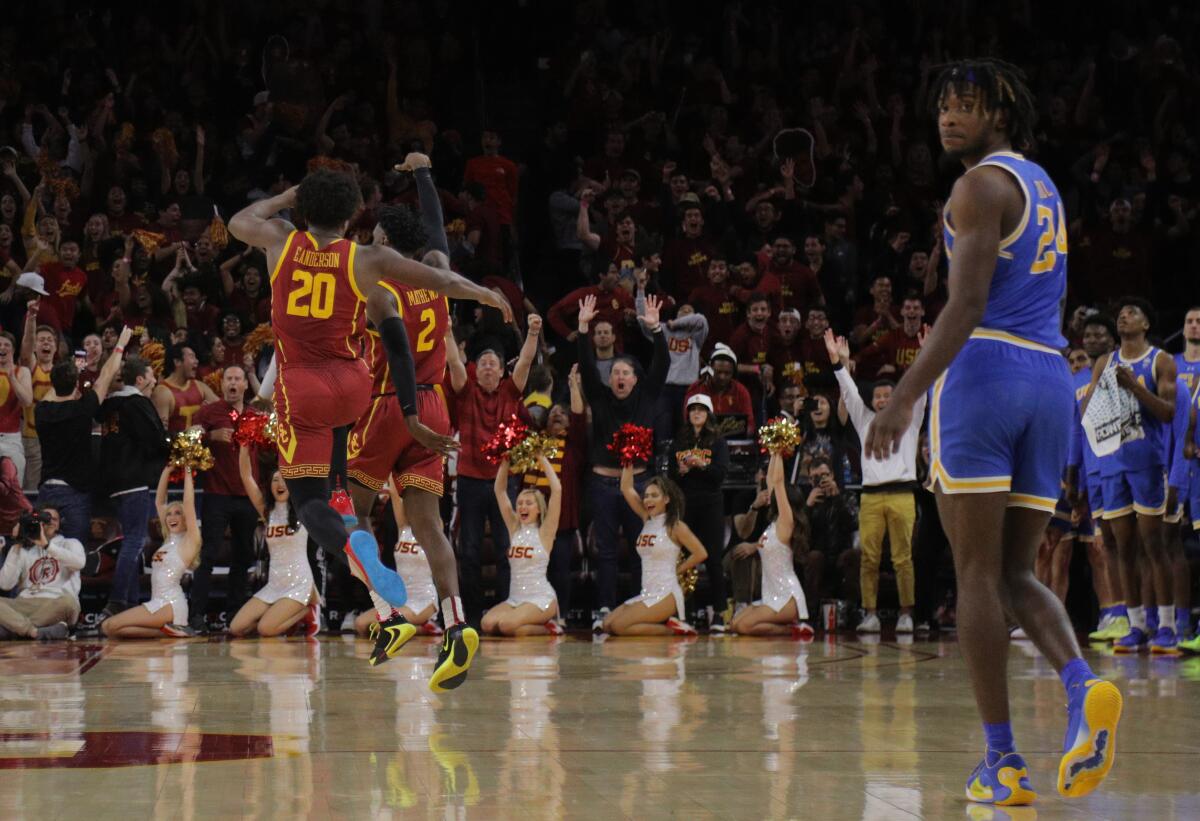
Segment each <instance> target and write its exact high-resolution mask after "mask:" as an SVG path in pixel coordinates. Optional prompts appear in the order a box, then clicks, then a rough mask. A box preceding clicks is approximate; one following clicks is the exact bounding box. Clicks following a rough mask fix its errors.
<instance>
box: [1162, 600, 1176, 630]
mask: <svg viewBox="0 0 1200 821" xmlns="http://www.w3.org/2000/svg"><path fill="white" fill-rule="evenodd" d="M1158 626H1159V627H1170V628H1171V629H1172V630H1174V629H1175V605H1173V604H1160V605H1159V606H1158Z"/></svg>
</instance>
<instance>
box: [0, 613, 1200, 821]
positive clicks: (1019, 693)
mask: <svg viewBox="0 0 1200 821" xmlns="http://www.w3.org/2000/svg"><path fill="white" fill-rule="evenodd" d="M436 649H437V646H436V643H435V642H434V641H433V640H428V639H417V640H414V643H413V645H412V646H410V647H409V648H406V649H405V651H404V652H403V654H402V655H401V656H400V657H398V658H396V659H394V660H392V661H390V662H388V663H387V664H385V665H382V666H380V667H376V668H371V667H369V666H368V665H367V661H366V659H367V653H368V650H369V645H368V643H367V642H366V641H365V640H355V639H353V638H349V637H322V638H321V639H319V640H312V641H304V640H300V639H287V640H237V641H230V640H226V639H163V640H161V641H145V642H123V643H117V642H110V643H107V644H105V643H99V642H85V641H78V642H59V643H52V644H38V643H33V642H5V643H4V644H3V645H0V703H2V704H3V710H0V808H2V809H0V815H2V817H3V818H5V819H21V818H27V819H37V821H49V819H59V818H61V819H80V818H84V819H87V820H88V821H98V819H106V818H114V819H137V818H162V819H210V818H211V819H218V818H220V819H225V818H243V817H246V818H271V819H275V818H339V819H342V818H429V819H434V818H437V819H442V818H459V819H462V818H478V819H489V820H490V819H504V818H515V819H521V821H535V819H558V818H580V819H609V818H627V819H639V820H640V819H658V818H672V817H674V818H685V819H706V818H713V819H785V818H799V819H809V818H811V819H909V818H968V819H1018V821H1019V820H1020V819H1031V818H1042V819H1058V818H1071V819H1125V818H1135V817H1136V818H1139V819H1145V820H1146V821H1150V819H1154V820H1155V821H1157V820H1158V819H1185V818H1200V787H1198V786H1197V783H1198V778H1197V775H1196V766H1197V762H1198V761H1200V756H1198V754H1200V717H1198V716H1197V713H1198V711H1197V709H1196V705H1197V703H1200V700H1198V696H1200V658H1196V659H1188V658H1182V659H1151V658H1149V657H1145V656H1143V657H1140V658H1138V657H1134V658H1118V657H1113V656H1112V655H1111V654H1106V653H1105V652H1101V651H1089V658H1090V660H1091V661H1092V663H1093V665H1094V666H1095V668H1096V670H1097V671H1098V672H1099V673H1101V674H1102V675H1104V676H1107V677H1111V678H1113V679H1114V680H1116V681H1117V682H1118V683H1119V684H1120V686H1121V688H1122V690H1123V691H1124V693H1125V698H1126V702H1125V704H1126V713H1125V718H1124V721H1123V724H1122V727H1121V733H1120V735H1119V736H1118V750H1119V754H1118V758H1117V763H1116V766H1115V768H1114V771H1113V775H1112V776H1111V778H1110V779H1109V781H1108V782H1107V784H1106V785H1105V787H1104V788H1103V789H1102V790H1101V791H1100V792H1098V793H1096V794H1094V795H1092V796H1090V797H1088V798H1086V799H1083V800H1081V801H1078V802H1067V801H1065V800H1063V799H1060V798H1059V797H1058V796H1057V795H1056V794H1055V792H1054V779H1055V771H1056V770H1055V768H1056V766H1057V760H1058V751H1059V750H1060V749H1061V743H1062V734H1063V730H1064V717H1065V710H1064V706H1063V704H1064V701H1063V693H1062V688H1061V685H1060V684H1059V682H1058V678H1057V676H1056V675H1055V673H1054V671H1053V670H1052V669H1051V668H1050V666H1049V665H1048V664H1047V663H1046V662H1045V661H1044V660H1043V659H1042V658H1041V657H1040V656H1039V655H1038V654H1037V653H1036V651H1034V650H1033V648H1032V647H1031V646H1029V645H1028V643H1018V644H1014V646H1013V652H1012V655H1011V659H1010V663H1009V671H1010V673H1011V677H1012V694H1013V707H1014V710H1013V722H1014V729H1015V732H1016V738H1017V743H1018V746H1019V748H1020V749H1021V751H1022V752H1023V753H1024V754H1025V755H1026V757H1027V758H1028V760H1029V763H1030V766H1031V768H1032V773H1031V774H1032V778H1033V784H1034V787H1035V789H1037V790H1038V791H1039V793H1040V795H1041V798H1040V799H1039V801H1038V803H1037V804H1036V805H1035V806H1034V807H1032V808H1026V809H1021V808H1017V809H1013V810H1007V811H1006V810H999V809H997V810H993V809H991V808H986V807H979V806H969V805H968V804H967V803H966V802H965V801H964V799H963V795H962V789H963V782H964V780H965V778H966V776H967V774H968V773H969V771H970V770H971V768H972V767H973V766H974V764H975V763H976V761H977V759H978V757H979V754H980V752H981V750H982V743H983V741H982V733H981V730H980V728H979V725H978V722H977V720H976V718H975V711H974V707H973V703H972V700H971V695H970V691H969V688H968V685H967V680H966V673H965V670H964V667H963V664H962V661H961V659H960V656H959V653H958V648H957V647H956V646H955V644H954V643H953V641H952V640H941V641H932V642H927V641H908V642H904V643H900V642H897V641H893V640H887V639H884V640H878V639H875V640H873V641H872V640H862V639H860V638H856V637H849V636H848V637H844V638H842V639H840V640H834V639H827V640H818V641H816V642H813V643H808V644H804V643H799V642H794V641H783V640H778V641H776V640H766V639H749V638H698V639H696V638H692V639H609V640H607V641H604V642H596V641H593V640H592V639H591V637H590V636H568V637H564V638H559V639H552V638H538V639H516V640H496V641H492V640H489V641H485V642H484V644H483V646H482V648H481V650H480V654H479V657H478V660H477V661H476V664H475V668H474V670H473V671H472V676H471V680H470V681H469V682H468V683H467V684H466V685H465V686H464V687H462V688H461V689H459V690H457V691H455V692H453V693H450V694H447V695H443V696H435V695H433V694H431V693H430V692H429V691H428V690H427V688H426V681H427V679H428V676H429V673H430V671H431V669H432V662H433V657H434V654H435V653H436Z"/></svg>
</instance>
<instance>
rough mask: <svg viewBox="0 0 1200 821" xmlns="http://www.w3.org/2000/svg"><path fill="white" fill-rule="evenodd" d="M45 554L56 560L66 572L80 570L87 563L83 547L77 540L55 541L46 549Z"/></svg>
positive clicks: (60, 539) (63, 539) (59, 539)
mask: <svg viewBox="0 0 1200 821" xmlns="http://www.w3.org/2000/svg"><path fill="white" fill-rule="evenodd" d="M46 553H48V554H49V555H51V556H53V557H54V558H56V559H58V561H59V563H60V564H61V565H62V566H63V567H65V568H67V569H68V570H82V569H83V565H84V563H85V562H86V561H87V554H85V553H84V552H83V545H82V544H80V543H79V540H78V539H67V538H58V539H55V540H54V541H53V542H51V544H50V546H49V547H48V548H47V549H46Z"/></svg>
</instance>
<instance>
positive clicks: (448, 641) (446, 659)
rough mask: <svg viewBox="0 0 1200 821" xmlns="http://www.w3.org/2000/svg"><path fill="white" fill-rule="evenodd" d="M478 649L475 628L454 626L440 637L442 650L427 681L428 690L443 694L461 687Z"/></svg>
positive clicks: (477, 637) (463, 625)
mask: <svg viewBox="0 0 1200 821" xmlns="http://www.w3.org/2000/svg"><path fill="white" fill-rule="evenodd" d="M478 649H479V634H478V633H476V632H475V628H473V627H468V626H467V625H465V624H456V625H454V626H453V627H451V628H450V629H449V630H447V631H446V633H445V635H444V636H442V649H441V652H439V653H438V660H437V665H436V666H435V667H434V668H433V675H432V676H431V677H430V679H429V689H430V690H432V691H433V692H435V693H445V692H447V691H448V690H453V689H455V688H456V687H459V686H461V685H462V683H463V682H464V681H466V680H467V671H468V670H470V669H471V659H473V658H475V651H476V650H478Z"/></svg>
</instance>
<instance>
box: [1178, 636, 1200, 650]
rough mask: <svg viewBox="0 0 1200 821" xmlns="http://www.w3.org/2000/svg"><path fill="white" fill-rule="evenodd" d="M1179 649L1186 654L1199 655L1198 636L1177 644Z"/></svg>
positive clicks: (1199, 640)
mask: <svg viewBox="0 0 1200 821" xmlns="http://www.w3.org/2000/svg"><path fill="white" fill-rule="evenodd" d="M1179 649H1180V650H1184V651H1186V652H1188V653H1200V635H1197V636H1196V637H1195V638H1191V639H1187V640H1186V641H1181V642H1179Z"/></svg>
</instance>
